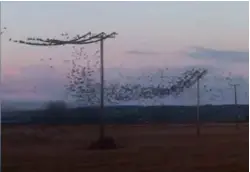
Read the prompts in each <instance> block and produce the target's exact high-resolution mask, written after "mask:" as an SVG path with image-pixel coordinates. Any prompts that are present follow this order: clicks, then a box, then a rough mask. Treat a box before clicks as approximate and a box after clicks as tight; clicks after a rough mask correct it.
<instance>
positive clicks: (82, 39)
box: [9, 32, 117, 46]
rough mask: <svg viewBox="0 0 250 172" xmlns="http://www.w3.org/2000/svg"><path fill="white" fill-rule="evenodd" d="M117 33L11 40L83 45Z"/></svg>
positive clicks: (36, 43)
mask: <svg viewBox="0 0 250 172" xmlns="http://www.w3.org/2000/svg"><path fill="white" fill-rule="evenodd" d="M116 35H117V33H116V32H112V33H110V34H106V33H104V32H101V33H99V34H92V33H91V32H88V33H86V34H84V35H82V36H79V35H77V36H76V37H74V38H73V39H71V40H59V39H49V38H48V39H42V38H28V39H27V41H22V40H12V39H9V40H10V41H12V42H15V43H20V44H26V45H34V46H59V45H68V44H73V45H83V44H92V43H97V42H100V41H101V40H105V39H107V38H115V36H116Z"/></svg>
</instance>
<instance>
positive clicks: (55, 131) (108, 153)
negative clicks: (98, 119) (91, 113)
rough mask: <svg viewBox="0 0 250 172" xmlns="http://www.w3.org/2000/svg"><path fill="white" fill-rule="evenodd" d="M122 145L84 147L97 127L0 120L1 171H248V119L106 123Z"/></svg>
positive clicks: (96, 132) (110, 133) (108, 133)
mask: <svg viewBox="0 0 250 172" xmlns="http://www.w3.org/2000/svg"><path fill="white" fill-rule="evenodd" d="M107 135H112V136H113V137H114V138H115V139H116V141H117V143H119V144H120V145H121V146H123V147H124V148H121V149H117V150H103V151H100V150H99V151H97V150H95V151H93V150H87V147H88V145H89V144H90V142H91V141H93V140H95V139H96V138H97V136H98V127H97V126H90V125H89V126H88V125H82V126H81V125H78V126H77V125H76V126H45V125H34V126H24V125H22V126H21V125H19V126H14V125H12V126H11V125H2V171H3V172H83V171H86V172H100V171H114V172H133V171H136V172H137V171H152V172H161V171H162V172H167V171H169V172H248V155H249V151H248V149H249V145H248V124H241V125H240V128H239V129H238V130H236V128H235V125H234V124H231V125H230V124H220V125H219V124H210V125H203V126H202V128H201V136H200V137H199V138H198V137H197V136H196V130H195V126H192V125H163V124H158V125H156V124H155V125H150V124H147V125H113V126H111V125H109V126H107Z"/></svg>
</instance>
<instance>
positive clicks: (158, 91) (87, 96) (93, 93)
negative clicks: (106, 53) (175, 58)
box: [1, 27, 248, 105]
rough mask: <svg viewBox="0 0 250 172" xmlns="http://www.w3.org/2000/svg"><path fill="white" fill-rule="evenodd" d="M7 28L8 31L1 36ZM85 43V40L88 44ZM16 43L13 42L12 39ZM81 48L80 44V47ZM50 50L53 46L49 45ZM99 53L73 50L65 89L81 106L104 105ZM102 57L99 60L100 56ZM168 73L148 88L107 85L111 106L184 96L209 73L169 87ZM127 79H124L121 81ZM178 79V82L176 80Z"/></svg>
mask: <svg viewBox="0 0 250 172" xmlns="http://www.w3.org/2000/svg"><path fill="white" fill-rule="evenodd" d="M6 29H7V28H6V27H4V28H3V31H1V34H2V33H3V32H4V31H5V30H6ZM102 34H103V36H107V37H108V36H110V35H106V34H104V33H100V34H97V35H93V34H91V33H87V34H85V35H83V36H79V35H78V36H76V37H74V38H73V39H72V40H71V41H66V40H69V38H70V37H69V34H68V33H63V34H61V36H63V37H65V38H66V40H58V39H45V40H44V39H41V38H29V39H28V41H37V42H36V43H34V42H33V43H31V42H27V41H14V42H17V43H21V44H28V45H42V44H44V43H47V44H50V45H51V44H54V45H56V44H58V45H62V43H63V42H65V44H74V42H77V41H78V42H79V41H80V42H82V43H84V41H85V42H86V43H88V42H90V41H91V38H93V37H94V38H99V37H98V36H100V35H102ZM115 34H116V33H112V35H111V36H114V35H115ZM84 39H85V40H84ZM10 41H12V39H10ZM76 44H79V43H76ZM48 46H49V45H48ZM99 53H100V52H99V50H97V51H96V52H95V53H94V54H93V55H92V57H91V59H90V58H89V56H88V55H87V54H86V53H85V52H84V48H83V47H81V48H76V47H75V46H73V53H72V57H73V59H71V65H72V66H71V68H70V71H69V73H68V74H67V79H68V81H69V82H68V84H66V85H65V88H66V90H67V91H68V92H69V93H70V95H71V96H73V97H75V98H76V99H77V100H78V101H79V102H84V103H85V104H87V105H93V104H98V102H99V101H100V86H101V85H100V82H98V81H97V79H95V78H94V77H93V76H94V75H96V74H98V70H99V65H100V58H97V59H95V62H94V64H91V63H92V62H93V56H97V55H99ZM98 57H99V56H98ZM47 60H48V61H51V60H52V58H48V59H45V58H41V59H40V61H42V62H46V61H47ZM64 62H65V63H68V62H70V60H65V61H64ZM50 68H52V69H54V67H53V65H50ZM164 70H165V71H166V70H168V69H167V68H166V69H159V72H158V73H160V82H159V83H150V82H153V79H152V78H153V76H152V75H151V76H150V75H148V76H146V78H148V83H149V84H147V85H145V84H142V83H127V84H120V83H105V99H106V101H108V102H110V103H118V102H120V101H130V100H139V99H153V98H155V97H157V98H163V97H166V96H170V95H173V96H180V94H181V93H182V92H184V90H185V89H188V88H190V87H192V86H193V85H194V84H195V83H196V82H197V81H198V80H199V79H201V78H203V77H204V76H205V75H206V74H207V72H208V71H207V70H206V69H202V68H198V69H191V70H187V71H185V72H184V73H182V74H181V75H180V76H178V77H172V78H171V77H170V76H167V77H168V78H171V79H170V80H169V81H168V83H166V82H165V81H163V80H164V78H166V76H164V75H163V72H164ZM142 77H143V76H141V77H137V78H135V79H136V80H137V81H140V80H142ZM154 77H155V76H154ZM122 78H124V76H122V75H121V79H122ZM173 78H174V79H173ZM225 80H226V81H227V82H231V77H226V78H225ZM36 89H37V86H35V87H34V90H36ZM202 90H203V91H205V92H210V93H211V94H212V93H213V89H212V88H209V87H208V86H207V85H203V88H202ZM218 92H219V94H213V95H214V96H212V98H218V97H222V96H223V91H222V90H220V89H219V90H217V93H218ZM246 94H247V95H248V93H246Z"/></svg>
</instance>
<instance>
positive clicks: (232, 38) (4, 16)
mask: <svg viewBox="0 0 250 172" xmlns="http://www.w3.org/2000/svg"><path fill="white" fill-rule="evenodd" d="M248 13H249V9H248V2H1V29H3V28H4V27H7V30H6V31H4V33H3V34H2V35H1V65H2V68H1V70H2V71H1V74H2V76H1V77H2V78H1V79H2V88H1V89H2V90H1V92H2V94H1V96H2V98H3V99H4V100H13V101H14V100H15V101H32V100H49V99H63V95H65V93H64V91H63V84H64V83H65V82H66V81H65V79H64V78H65V76H64V75H63V74H65V72H66V70H67V67H69V66H67V64H65V63H63V61H64V60H66V59H70V58H71V52H72V46H66V47H56V48H46V47H32V46H27V45H20V44H15V43H13V42H9V41H8V40H9V38H12V39H18V40H19V39H21V40H25V39H26V38H27V37H42V38H48V37H54V36H57V37H58V38H60V34H61V33H64V32H67V33H69V34H70V35H72V36H75V35H77V34H84V33H86V32H89V31H91V32H93V33H98V32H107V33H109V32H113V31H115V32H117V33H118V35H117V37H116V38H115V39H109V40H107V41H106V42H105V45H104V46H105V57H104V58H105V68H106V76H107V78H110V77H115V74H116V73H117V72H118V71H119V72H122V73H123V74H124V75H130V76H133V75H137V74H138V71H139V70H143V71H148V72H152V71H154V70H155V69H157V68H165V67H167V68H169V70H170V73H171V74H172V75H177V76H178V75H179V73H180V72H181V71H184V70H185V69H187V68H189V67H193V66H195V67H201V66H202V67H205V68H207V69H208V71H209V76H210V78H209V77H208V78H207V79H205V80H206V82H208V83H210V85H211V87H216V88H217V89H223V90H224V92H225V93H224V95H225V96H226V97H227V98H225V100H223V101H222V99H220V100H218V101H217V102H215V103H218V102H219V104H220V103H230V102H231V101H232V102H233V97H232V95H233V93H232V90H230V89H229V88H228V86H227V87H226V86H225V85H226V84H225V83H223V82H224V80H223V79H219V80H218V81H215V79H212V78H214V76H217V77H218V78H222V77H225V76H227V75H228V74H229V72H231V75H232V77H233V79H234V81H235V82H238V83H240V84H241V86H240V87H239V92H240V93H239V94H240V95H241V96H240V97H239V102H240V103H248V82H249V79H248V77H249V71H248V70H249V44H248V43H249V17H248ZM98 48H99V46H98V44H94V45H90V46H89V45H88V46H85V50H86V53H87V54H88V55H90V56H91V54H93V53H94V52H95V51H96V50H98ZM41 58H44V59H49V58H52V60H51V61H49V60H47V61H46V62H44V61H40V59H41ZM48 64H49V65H53V66H54V67H55V69H54V70H52V69H51V68H49V67H48ZM68 65H69V64H68ZM170 73H169V74H170ZM204 82H205V81H204ZM35 85H36V86H37V89H38V90H37V93H36V94H34V93H33V92H32V89H33V87H34V86H35ZM38 87H39V88H38ZM53 90H56V91H53ZM185 94H187V95H186V98H185ZM185 94H184V95H183V97H182V98H179V99H178V100H166V103H167V104H190V99H192V102H191V104H192V103H195V98H196V96H195V92H194V90H193V91H188V93H185ZM205 97H206V96H205ZM203 103H204V104H206V103H214V102H213V101H212V100H210V98H204V100H203Z"/></svg>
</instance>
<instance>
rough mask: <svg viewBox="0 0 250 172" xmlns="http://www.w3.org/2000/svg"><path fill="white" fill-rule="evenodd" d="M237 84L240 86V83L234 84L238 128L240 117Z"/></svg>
mask: <svg viewBox="0 0 250 172" xmlns="http://www.w3.org/2000/svg"><path fill="white" fill-rule="evenodd" d="M237 86H239V84H233V87H234V105H235V109H237V110H236V112H235V113H236V114H235V118H236V129H238V128H239V119H240V116H239V112H238V99H237Z"/></svg>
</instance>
